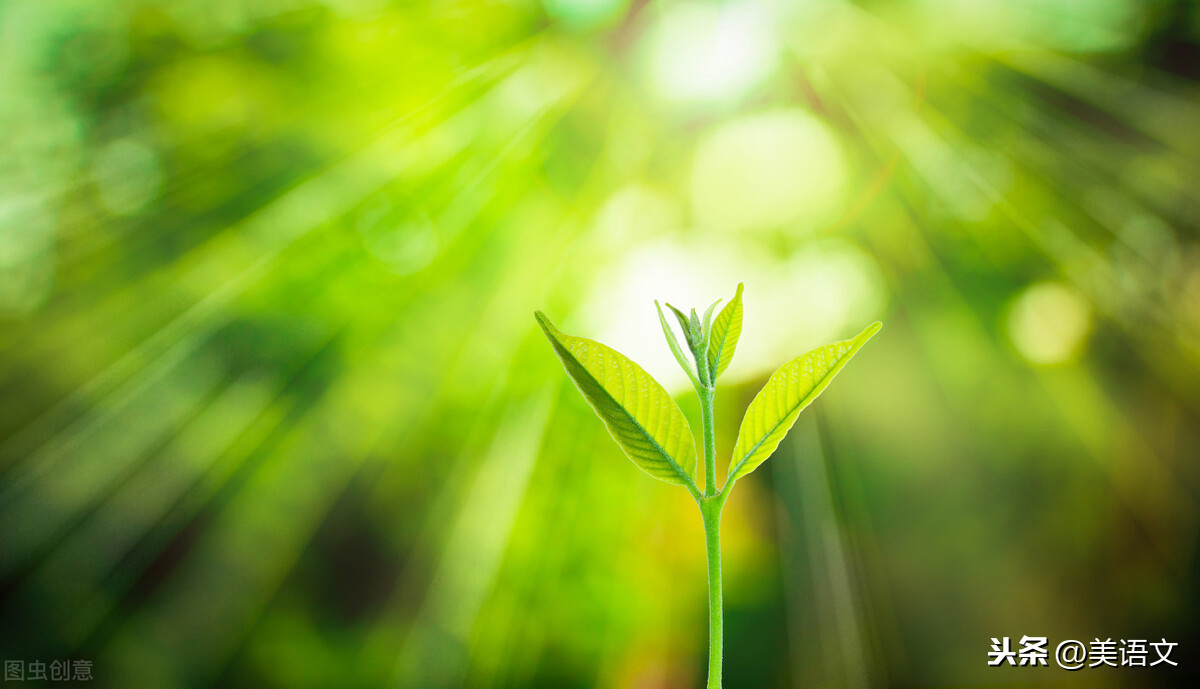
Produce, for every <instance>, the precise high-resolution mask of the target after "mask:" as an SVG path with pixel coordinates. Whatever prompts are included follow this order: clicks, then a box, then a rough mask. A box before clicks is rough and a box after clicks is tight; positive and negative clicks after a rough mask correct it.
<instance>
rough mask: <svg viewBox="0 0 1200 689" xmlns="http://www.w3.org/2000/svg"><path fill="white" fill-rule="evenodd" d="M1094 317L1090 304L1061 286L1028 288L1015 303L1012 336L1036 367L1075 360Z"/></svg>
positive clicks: (1010, 320)
mask: <svg viewBox="0 0 1200 689" xmlns="http://www.w3.org/2000/svg"><path fill="white" fill-rule="evenodd" d="M1091 324H1092V313H1091V309H1090V308H1089V307H1088V304H1087V302H1086V301H1084V300H1083V298H1082V297H1081V296H1079V295H1078V294H1077V293H1075V292H1074V291H1073V290H1071V289H1070V288H1068V287H1066V286H1064V285H1062V284H1059V283H1057V282H1041V283H1037V284H1035V285H1032V286H1031V287H1029V288H1027V289H1026V290H1025V291H1024V292H1022V293H1021V294H1020V296H1018V297H1017V298H1016V300H1015V301H1014V302H1013V305H1012V308H1011V310H1010V311H1009V316H1008V332H1009V336H1010V337H1011V338H1012V342H1013V345H1014V346H1016V348H1017V351H1018V352H1020V353H1021V356H1023V357H1025V359H1027V360H1028V361H1030V362H1031V363H1034V364H1041V365H1050V364H1059V363H1063V362H1066V361H1069V360H1071V359H1072V358H1073V357H1074V356H1075V355H1076V354H1077V353H1078V352H1079V349H1080V347H1081V346H1082V344H1083V341H1084V338H1085V337H1087V334H1088V332H1089V331H1090V330H1091Z"/></svg>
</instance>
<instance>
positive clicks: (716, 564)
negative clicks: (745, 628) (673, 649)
mask: <svg viewBox="0 0 1200 689" xmlns="http://www.w3.org/2000/svg"><path fill="white" fill-rule="evenodd" d="M728 495H729V494H728V493H727V492H723V493H721V494H720V495H716V496H713V497H707V498H701V499H700V500H697V503H698V504H699V505H700V514H701V515H702V516H703V517H704V542H705V545H706V546H707V548H708V689H721V660H722V649H721V647H722V644H723V642H724V603H723V601H722V598H723V595H722V591H721V510H722V508H724V506H725V498H726V497H728Z"/></svg>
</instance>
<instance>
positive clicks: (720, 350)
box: [708, 282, 742, 383]
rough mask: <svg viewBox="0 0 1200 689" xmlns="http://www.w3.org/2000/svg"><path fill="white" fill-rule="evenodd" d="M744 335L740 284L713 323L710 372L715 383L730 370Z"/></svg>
mask: <svg viewBox="0 0 1200 689" xmlns="http://www.w3.org/2000/svg"><path fill="white" fill-rule="evenodd" d="M741 334H742V283H740V282H739V283H738V286H737V294H735V295H733V299H732V300H730V302H729V303H728V304H726V305H725V308H723V309H721V313H719V314H717V320H715V321H713V324H712V333H711V334H710V336H709V340H708V370H709V371H711V372H712V373H711V378H710V380H712V381H713V382H714V383H715V382H716V381H717V376H719V375H721V374H722V373H724V372H725V369H727V368H729V362H730V361H732V360H733V350H734V349H736V348H737V343H738V337H740V336H741Z"/></svg>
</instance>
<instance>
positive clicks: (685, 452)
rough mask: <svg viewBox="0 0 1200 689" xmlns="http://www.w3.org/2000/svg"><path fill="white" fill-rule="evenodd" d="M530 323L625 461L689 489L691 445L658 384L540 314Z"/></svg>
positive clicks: (612, 352) (610, 352)
mask: <svg viewBox="0 0 1200 689" xmlns="http://www.w3.org/2000/svg"><path fill="white" fill-rule="evenodd" d="M534 317H535V318H537V322H538V325H540V326H542V330H543V331H544V332H545V333H546V337H547V338H548V339H549V340H550V344H551V345H552V346H553V347H554V353H555V354H557V355H558V358H559V360H560V361H562V365H563V368H565V369H566V371H567V375H568V376H570V377H571V380H572V381H574V382H575V386H576V387H578V388H579V392H580V393H582V394H583V398H584V399H586V400H587V402H588V404H590V405H591V406H592V409H593V410H595V412H596V415H597V416H599V417H600V420H601V421H603V422H604V425H605V426H606V427H608V432H609V434H611V435H612V437H613V440H615V441H617V444H618V445H620V446H621V449H622V450H624V451H625V455H626V456H628V457H629V459H630V460H632V461H633V463H634V464H636V465H637V467H638V468H639V469H641V470H642V471H644V472H646V473H647V474H650V475H651V476H653V477H654V478H656V479H660V480H662V481H666V482H667V483H674V484H678V485H681V486H691V487H693V488H694V487H695V483H696V482H695V472H696V441H695V439H693V437H692V430H691V428H689V427H688V422H687V419H686V418H684V416H683V412H682V411H680V410H679V405H677V404H675V400H673V399H671V396H670V395H668V394H667V391H666V390H664V389H663V387H662V386H661V385H659V384H658V381H656V380H654V379H653V378H651V377H650V374H649V373H646V372H645V371H644V370H642V367H641V366H638V365H637V364H635V363H633V362H632V361H630V360H629V359H628V358H626V357H625V356H624V355H623V354H621V353H620V352H618V351H616V350H614V349H612V348H610V347H606V346H604V345H602V344H600V343H599V342H595V341H593V340H589V339H586V338H583V337H574V336H571V335H567V334H565V333H563V332H561V331H559V330H558V329H557V328H555V327H554V324H553V323H551V322H550V319H548V318H546V315H545V314H543V313H542V312H541V311H536V312H534Z"/></svg>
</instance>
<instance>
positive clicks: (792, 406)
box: [729, 321, 883, 481]
mask: <svg viewBox="0 0 1200 689" xmlns="http://www.w3.org/2000/svg"><path fill="white" fill-rule="evenodd" d="M881 327H883V324H882V323H880V322H879V321H876V322H874V323H872V324H871V325H868V326H867V327H866V328H865V329H864V330H863V331H862V332H861V333H859V334H857V335H855V336H854V338H853V339H850V340H842V341H840V342H834V343H832V344H827V345H825V346H824V347H818V348H817V349H814V350H813V351H811V352H809V353H808V354H803V355H801V356H798V357H796V358H795V359H792V360H791V361H789V362H787V363H786V364H784V365H783V366H780V367H779V370H777V371H775V373H772V374H771V378H770V379H769V380H768V381H767V384H766V385H764V386H763V389H762V390H759V392H758V395H756V396H755V397H754V400H753V401H752V402H750V406H749V407H747V408H746V416H745V417H743V418H742V427H741V429H740V430H739V431H738V439H737V443H735V444H734V446H733V461H731V462H730V463H729V480H730V481H735V480H737V479H739V478H741V477H743V476H745V475H746V474H749V473H750V472H751V471H754V470H755V469H757V468H758V465H760V464H762V463H763V462H765V461H766V460H767V458H768V457H770V456H771V454H772V453H773V452H775V448H777V447H779V443H780V441H782V440H783V437H784V436H785V435H787V432H788V431H789V430H791V428H792V424H794V423H796V417H798V416H800V412H801V411H803V410H804V408H805V407H807V406H808V405H809V404H810V403H811V402H812V401H813V400H815V399H816V398H817V395H820V394H821V392H822V391H823V390H824V389H825V388H826V387H828V386H829V382H830V381H832V380H833V377H834V376H836V375H837V374H838V371H841V370H842V368H843V367H844V366H845V365H846V362H848V361H850V357H852V356H854V354H855V353H856V352H857V351H858V350H859V349H861V348H862V346H863V345H864V344H866V343H867V340H869V339H871V337H872V336H873V335H874V334H875V333H877V332H879V329H880V328H881Z"/></svg>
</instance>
